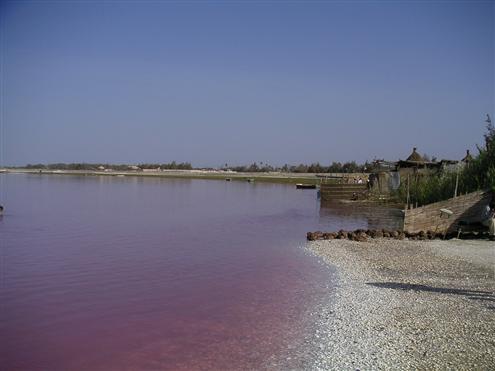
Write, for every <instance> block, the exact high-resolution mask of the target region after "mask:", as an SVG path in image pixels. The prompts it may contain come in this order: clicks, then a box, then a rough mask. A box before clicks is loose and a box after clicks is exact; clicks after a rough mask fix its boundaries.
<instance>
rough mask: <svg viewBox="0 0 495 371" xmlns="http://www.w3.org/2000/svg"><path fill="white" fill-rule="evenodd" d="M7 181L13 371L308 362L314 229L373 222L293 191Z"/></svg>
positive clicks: (125, 181) (6, 329) (8, 330)
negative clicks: (308, 245) (309, 247)
mask: <svg viewBox="0 0 495 371" xmlns="http://www.w3.org/2000/svg"><path fill="white" fill-rule="evenodd" d="M0 177H1V183H0V184H1V186H2V189H1V194H0V197H1V198H2V199H1V202H2V203H3V204H4V205H5V207H6V212H5V214H4V216H3V217H2V218H1V219H0V241H1V245H0V251H1V267H0V268H1V288H0V290H1V291H0V299H1V311H0V337H1V339H2V340H1V347H0V352H1V353H0V368H1V369H2V370H13V369H15V370H17V369H20V370H34V369H36V370H41V369H44V370H62V369H63V370H67V369H70V370H112V369H119V370H121V369H129V370H139V369H173V370H194V369H228V370H233V369H260V368H280V369H283V368H285V367H291V366H296V367H303V365H309V364H310V363H311V359H309V358H310V356H308V355H307V354H309V353H308V352H306V350H305V349H304V344H307V342H304V341H303V340H304V339H306V340H307V339H308V338H309V337H310V336H311V331H312V329H311V323H312V319H311V318H310V316H309V315H308V313H309V312H310V311H311V308H312V307H313V306H314V305H316V304H317V303H319V302H320V301H321V300H322V298H324V297H326V296H327V295H328V294H329V291H331V290H329V288H328V285H327V284H328V281H329V280H331V279H332V272H331V270H329V269H328V268H326V267H325V266H324V265H323V264H321V263H320V262H319V261H318V260H317V259H316V258H315V257H313V256H312V255H311V254H309V253H308V252H307V251H306V250H305V249H304V243H305V233H306V232H307V231H309V230H316V229H322V230H329V229H340V228H349V229H351V228H357V227H366V226H367V223H368V219H367V217H366V216H363V215H360V216H357V217H356V216H355V215H354V216H349V215H343V214H342V213H339V212H333V211H332V212H328V211H324V210H323V211H321V210H320V207H319V201H318V200H317V198H316V193H315V192H314V191H301V190H296V189H295V187H293V186H288V185H270V184H256V183H255V184H248V183H242V182H221V181H200V180H166V179H148V178H132V177H126V178H117V177H75V176H38V175H20V174H8V175H0ZM325 300H327V299H325ZM288 355H290V356H291V357H290V358H291V359H297V362H298V363H293V362H295V361H290V360H288V358H289V357H288Z"/></svg>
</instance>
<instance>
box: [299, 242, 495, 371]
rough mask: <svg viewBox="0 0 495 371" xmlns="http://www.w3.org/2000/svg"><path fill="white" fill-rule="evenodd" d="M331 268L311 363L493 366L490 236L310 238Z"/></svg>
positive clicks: (493, 248)
mask: <svg viewBox="0 0 495 371" xmlns="http://www.w3.org/2000/svg"><path fill="white" fill-rule="evenodd" d="M308 247H309V249H310V250H312V251H313V252H315V253H316V254H317V255H319V256H321V257H322V258H323V259H324V260H325V261H326V262H327V263H329V264H331V265H332V266H334V267H335V268H336V269H337V278H336V279H337V286H336V289H335V290H336V292H335V295H334V296H333V295H332V296H333V300H332V302H331V303H330V304H328V305H326V306H323V308H319V314H318V316H319V318H318V322H319V326H318V328H319V330H318V331H317V334H316V335H315V336H316V338H317V343H316V345H315V346H316V347H317V348H319V349H318V352H317V353H318V354H320V356H318V357H316V364H314V365H313V366H312V367H311V368H313V369H338V370H356V369H359V370H369V369H428V370H431V369H439V370H443V369H456V370H493V369H495V292H494V289H495V278H494V274H495V243H493V242H489V241H460V240H450V241H440V240H435V241H408V240H404V241H399V240H386V239H378V240H369V241H368V242H354V241H347V240H330V241H314V242H310V243H308Z"/></svg>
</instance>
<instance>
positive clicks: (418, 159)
mask: <svg viewBox="0 0 495 371" xmlns="http://www.w3.org/2000/svg"><path fill="white" fill-rule="evenodd" d="M416 149H417V148H416V147H414V148H413V151H412V153H411V154H410V155H409V157H408V158H407V159H406V161H412V162H425V160H424V158H423V157H421V155H420V154H419V153H418V152H416Z"/></svg>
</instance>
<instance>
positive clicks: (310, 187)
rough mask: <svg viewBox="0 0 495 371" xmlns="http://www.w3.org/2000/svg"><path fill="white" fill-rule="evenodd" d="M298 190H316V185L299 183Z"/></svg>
mask: <svg viewBox="0 0 495 371" xmlns="http://www.w3.org/2000/svg"><path fill="white" fill-rule="evenodd" d="M296 188H297V189H316V184H304V183H297V184H296Z"/></svg>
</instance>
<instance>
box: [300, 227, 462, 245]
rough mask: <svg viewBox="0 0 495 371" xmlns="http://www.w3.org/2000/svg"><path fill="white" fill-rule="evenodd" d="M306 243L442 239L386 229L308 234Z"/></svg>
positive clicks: (448, 236) (427, 232) (441, 236)
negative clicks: (381, 239) (320, 241)
mask: <svg viewBox="0 0 495 371" xmlns="http://www.w3.org/2000/svg"><path fill="white" fill-rule="evenodd" d="M454 235H455V233H454V234H452V233H451V234H447V235H446V236H445V238H452V237H455V236H454ZM306 238H307V239H308V241H316V240H333V239H339V240H351V241H359V242H364V241H367V240H368V239H369V238H390V239H395V240H403V239H405V238H408V239H410V240H434V239H441V238H444V236H443V233H436V232H434V231H426V232H425V231H421V232H418V233H409V232H403V231H400V230H387V229H367V230H365V229H356V230H355V231H344V230H342V229H341V230H340V231H338V232H320V231H316V232H308V233H307V235H306Z"/></svg>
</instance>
